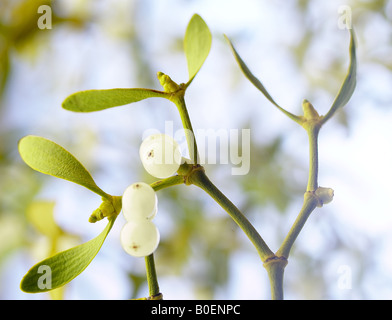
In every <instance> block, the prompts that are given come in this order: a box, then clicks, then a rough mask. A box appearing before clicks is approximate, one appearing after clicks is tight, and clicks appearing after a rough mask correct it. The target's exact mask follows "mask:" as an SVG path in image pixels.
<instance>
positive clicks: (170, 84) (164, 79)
mask: <svg viewBox="0 0 392 320" xmlns="http://www.w3.org/2000/svg"><path fill="white" fill-rule="evenodd" d="M157 76H158V80H159V82H160V83H161V85H162V87H163V91H165V92H167V93H173V92H176V91H178V90H179V89H180V86H179V85H178V84H177V83H175V82H174V81H173V80H172V79H171V78H170V77H169V76H168V75H166V74H164V73H163V72H158V73H157Z"/></svg>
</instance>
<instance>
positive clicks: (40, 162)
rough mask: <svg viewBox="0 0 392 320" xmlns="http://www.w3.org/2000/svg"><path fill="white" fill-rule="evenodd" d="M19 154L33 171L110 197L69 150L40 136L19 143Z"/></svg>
mask: <svg viewBox="0 0 392 320" xmlns="http://www.w3.org/2000/svg"><path fill="white" fill-rule="evenodd" d="M18 147H19V153H20V155H21V157H22V159H23V161H24V162H26V164H27V165H29V166H30V167H31V168H32V169H34V170H37V171H39V172H41V173H44V174H48V175H51V176H54V177H57V178H61V179H65V180H68V181H71V182H74V183H77V184H80V185H82V186H84V187H86V188H87V189H90V190H91V191H93V192H95V193H97V194H99V195H100V196H102V197H105V198H110V196H109V195H108V194H107V193H105V192H104V191H102V190H101V189H100V188H99V187H98V186H97V185H96V184H95V182H94V180H93V178H92V177H91V175H90V173H89V172H88V171H87V170H86V169H85V168H84V167H83V165H82V164H81V163H80V162H79V161H78V160H77V159H76V158H75V157H74V156H73V155H72V154H70V153H69V152H68V151H67V150H65V149H64V148H63V147H60V146H59V145H58V144H56V143H54V142H52V141H50V140H47V139H45V138H42V137H38V136H26V137H24V138H22V139H21V140H20V141H19V146H18Z"/></svg>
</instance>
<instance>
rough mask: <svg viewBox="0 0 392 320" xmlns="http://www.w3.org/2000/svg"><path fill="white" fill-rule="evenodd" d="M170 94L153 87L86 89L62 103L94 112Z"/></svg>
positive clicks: (165, 96)
mask: <svg viewBox="0 0 392 320" xmlns="http://www.w3.org/2000/svg"><path fill="white" fill-rule="evenodd" d="M167 96H168V94H167V93H165V92H162V91H157V90H152V89H138V88H136V89H107V90H86V91H79V92H76V93H74V94H71V95H70V96H69V97H68V98H66V99H65V100H64V102H63V104H62V106H63V108H64V109H66V110H69V111H75V112H93V111H100V110H104V109H108V108H113V107H118V106H123V105H126V104H129V103H133V102H138V101H141V100H144V99H147V98H167Z"/></svg>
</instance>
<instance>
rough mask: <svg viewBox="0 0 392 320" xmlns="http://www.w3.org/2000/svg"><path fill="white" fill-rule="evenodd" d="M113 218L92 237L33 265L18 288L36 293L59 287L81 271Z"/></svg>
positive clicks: (102, 238)
mask: <svg viewBox="0 0 392 320" xmlns="http://www.w3.org/2000/svg"><path fill="white" fill-rule="evenodd" d="M114 221H115V218H112V219H110V220H109V222H108V224H107V225H106V227H105V229H104V230H103V231H102V232H101V233H100V234H99V235H98V236H97V237H96V238H94V239H92V240H90V241H88V242H86V243H84V244H81V245H79V246H76V247H74V248H71V249H68V250H65V251H63V252H60V253H58V254H56V255H54V256H52V257H50V258H47V259H45V260H43V261H41V262H39V263H37V264H36V265H34V266H33V267H32V268H31V269H30V270H29V271H28V272H27V273H26V275H25V276H24V277H23V279H22V281H21V283H20V288H21V289H22V291H24V292H28V293H38V292H45V291H50V290H52V289H56V288H59V287H61V286H63V285H65V284H67V283H68V282H70V281H71V280H73V279H74V278H75V277H77V276H78V275H79V274H80V273H82V272H83V271H84V270H85V269H86V268H87V266H88V265H89V264H90V263H91V261H92V260H93V259H94V257H95V256H96V255H97V253H98V252H99V250H100V249H101V247H102V244H103V242H104V241H105V239H106V237H107V235H108V233H109V231H110V229H111V228H112V226H113V223H114Z"/></svg>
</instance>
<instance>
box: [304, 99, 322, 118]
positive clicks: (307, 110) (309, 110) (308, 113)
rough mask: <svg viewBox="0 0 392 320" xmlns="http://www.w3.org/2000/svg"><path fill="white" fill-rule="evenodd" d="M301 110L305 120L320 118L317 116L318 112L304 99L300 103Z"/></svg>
mask: <svg viewBox="0 0 392 320" xmlns="http://www.w3.org/2000/svg"><path fill="white" fill-rule="evenodd" d="M302 109H303V111H304V117H305V119H306V120H313V119H318V118H320V116H319V114H318V112H317V111H316V109H315V108H314V107H313V105H312V104H311V103H310V102H309V101H308V100H306V99H305V100H304V101H303V102H302Z"/></svg>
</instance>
